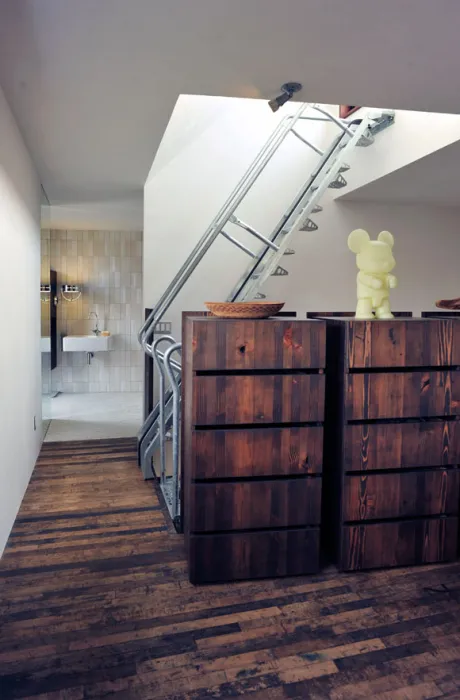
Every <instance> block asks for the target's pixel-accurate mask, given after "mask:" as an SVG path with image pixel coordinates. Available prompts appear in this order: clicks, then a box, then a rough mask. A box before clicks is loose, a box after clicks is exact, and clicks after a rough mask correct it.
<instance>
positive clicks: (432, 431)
mask: <svg viewBox="0 0 460 700" xmlns="http://www.w3.org/2000/svg"><path fill="white" fill-rule="evenodd" d="M459 455H460V421H424V422H417V423H383V424H375V423H374V424H364V425H347V426H345V430H344V465H345V470H346V471H357V470H360V469H362V470H370V469H400V468H404V467H430V466H432V465H448V464H449V465H454V464H457V462H458V460H459Z"/></svg>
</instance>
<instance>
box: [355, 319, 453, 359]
mask: <svg viewBox="0 0 460 700" xmlns="http://www.w3.org/2000/svg"><path fill="white" fill-rule="evenodd" d="M348 345H349V347H348V358H349V367H352V368H354V369H357V368H359V367H409V368H410V367H438V366H441V367H442V366H451V365H460V324H458V323H455V322H454V321H449V320H446V319H444V320H439V319H433V320H427V319H416V318H414V319H407V320H402V319H401V320H395V321H394V322H390V323H388V322H383V323H382V322H381V321H377V323H376V322H375V321H353V322H352V323H351V325H350V332H349V335H348Z"/></svg>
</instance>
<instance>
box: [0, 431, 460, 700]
mask: <svg viewBox="0 0 460 700" xmlns="http://www.w3.org/2000/svg"><path fill="white" fill-rule="evenodd" d="M459 604H460V565H458V564H455V565H446V566H429V567H425V568H421V569H404V570H403V569H399V570H393V571H379V572H372V573H361V574H352V575H351V574H337V573H336V572H334V571H329V572H327V573H325V574H322V575H319V576H312V577H308V578H307V577H305V578H296V579H278V580H273V581H260V582H252V583H251V582H247V583H238V584H233V585H219V586H208V587H199V588H194V587H193V586H191V585H190V584H189V583H188V581H187V575H186V569H185V561H184V553H183V546H182V538H181V536H179V535H177V534H175V533H174V532H172V531H171V530H170V529H169V527H168V526H167V525H166V521H165V518H164V515H163V511H162V510H161V508H160V505H159V502H158V498H157V496H156V494H155V491H154V489H153V486H152V484H151V483H145V482H144V481H143V480H142V478H141V475H140V473H139V471H138V469H137V466H136V463H135V446H134V442H133V441H132V440H111V441H97V442H91V443H55V444H52V443H48V444H46V445H45V446H44V447H43V451H42V453H41V456H40V460H39V462H38V464H37V467H36V469H35V472H34V475H33V478H32V481H31V483H30V486H29V489H28V491H27V494H26V497H25V500H24V503H23V506H22V508H21V511H20V513H19V517H18V519H17V522H16V524H15V526H14V530H13V533H12V535H11V538H10V541H9V544H8V548H7V550H6V552H5V554H4V557H3V559H2V560H1V562H0V606H1V607H0V619H1V633H0V698H1V699H2V700H9V699H10V698H28V697H30V698H35V700H36V699H37V698H41V699H43V700H44V699H45V698H46V699H47V700H57V699H63V700H64V699H65V700H82V699H83V698H105V697H110V698H128V699H129V698H133V699H136V700H138V699H140V700H142V699H144V698H148V699H150V698H167V699H168V700H173V699H174V700H205V699H206V700H211V699H214V700H215V699H216V698H230V697H248V698H252V700H286V699H287V698H291V699H293V700H295V699H297V700H300V699H304V698H315V699H318V700H319V699H321V698H334V699H335V700H339V699H343V700H352V699H353V698H365V699H366V700H367V699H370V698H372V699H373V700H403V699H405V700H406V699H409V700H421V699H427V698H441V697H443V698H460V605H459Z"/></svg>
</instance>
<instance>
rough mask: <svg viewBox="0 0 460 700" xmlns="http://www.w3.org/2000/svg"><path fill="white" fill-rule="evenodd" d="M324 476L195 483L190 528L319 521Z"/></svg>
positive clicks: (203, 529)
mask: <svg viewBox="0 0 460 700" xmlns="http://www.w3.org/2000/svg"><path fill="white" fill-rule="evenodd" d="M320 520H321V478H319V477H302V478H301V479H270V480H268V481H245V482H244V481H243V482H237V483H229V482H223V483H212V484H192V485H191V498H190V530H191V531H193V532H211V531H216V530H250V529H255V528H278V527H295V526H304V525H319V523H320Z"/></svg>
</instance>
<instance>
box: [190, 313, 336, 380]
mask: <svg viewBox="0 0 460 700" xmlns="http://www.w3.org/2000/svg"><path fill="white" fill-rule="evenodd" d="M192 333H193V337H192V338H191V343H192V348H193V357H192V364H193V369H194V370H195V371H199V370H225V369H233V370H237V369H262V370H263V369H279V368H281V367H282V368H283V369H290V368H292V369H319V368H323V367H324V366H325V362H326V326H325V324H324V323H322V322H321V321H286V320H285V319H283V320H281V319H280V320H279V321H277V320H275V319H267V320H266V321H263V320H262V321H261V320H258V321H253V320H250V319H212V318H209V317H208V318H206V319H203V320H198V319H194V320H193V331H192Z"/></svg>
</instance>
